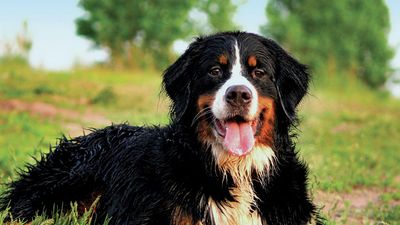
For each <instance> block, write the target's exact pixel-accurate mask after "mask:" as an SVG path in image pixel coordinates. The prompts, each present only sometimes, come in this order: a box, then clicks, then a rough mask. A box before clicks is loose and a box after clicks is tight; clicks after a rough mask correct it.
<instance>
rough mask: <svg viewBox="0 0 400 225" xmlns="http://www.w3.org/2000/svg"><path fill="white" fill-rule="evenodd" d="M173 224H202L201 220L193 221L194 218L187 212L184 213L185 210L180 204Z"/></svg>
mask: <svg viewBox="0 0 400 225" xmlns="http://www.w3.org/2000/svg"><path fill="white" fill-rule="evenodd" d="M171 224H174V225H189V224H190V225H192V224H193V225H202V222H201V221H193V218H192V217H191V216H189V215H188V214H187V213H184V212H183V210H182V209H181V208H180V207H179V206H178V207H176V208H175V210H174V213H173V216H172V221H171Z"/></svg>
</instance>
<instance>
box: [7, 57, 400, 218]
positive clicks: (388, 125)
mask: <svg viewBox="0 0 400 225" xmlns="http://www.w3.org/2000/svg"><path fill="white" fill-rule="evenodd" d="M160 83H161V77H160V74H159V73H157V72H152V71H150V72H140V71H133V72H129V71H107V70H97V69H91V70H76V71H68V72H46V71H41V70H32V69H30V68H28V67H17V66H15V65H12V64H8V65H5V66H0V148H1V153H0V179H1V180H2V181H8V180H10V179H11V178H12V177H14V176H15V172H14V171H15V169H16V168H18V167H21V166H22V165H23V164H25V163H26V162H31V158H30V156H31V155H33V156H35V155H38V153H39V151H47V150H48V147H49V144H53V145H54V144H56V138H57V137H59V136H60V135H61V133H66V134H67V135H68V134H70V135H71V136H75V135H79V134H82V128H83V127H97V128H101V127H104V126H105V125H107V124H110V123H111V121H112V122H114V123H120V122H125V121H128V122H129V123H131V124H136V125H143V124H165V123H167V122H168V117H167V112H168V104H169V102H168V100H167V99H166V98H165V96H164V95H162V94H161V95H160V89H161V87H160ZM12 101H14V103H13V104H11V106H10V102H12ZM15 102H16V103H15ZM39 103H40V105H39V106H41V107H40V110H38V109H37V107H36V108H35V107H34V105H35V104H39ZM2 106H7V107H8V108H7V107H2ZM44 109H46V110H47V111H46V110H44ZM299 112H300V117H301V120H302V121H301V125H300V127H299V130H300V131H301V132H299V134H300V135H299V137H298V144H297V146H298V149H299V152H300V155H301V157H302V158H304V160H306V161H307V162H308V163H309V165H310V173H311V186H312V189H313V192H315V193H316V194H315V196H314V197H315V198H316V200H317V202H319V203H320V204H323V205H326V206H325V208H324V209H323V210H322V211H323V213H324V214H325V215H326V216H327V217H328V221H327V223H328V224H361V223H363V224H400V208H399V202H400V196H399V194H398V193H400V167H399V166H398V164H399V163H398V162H400V154H399V153H398V151H399V150H400V141H399V139H398V137H400V119H399V118H400V101H399V100H395V99H392V98H390V97H389V96H388V95H387V94H386V93H385V92H382V91H372V90H370V89H368V88H367V87H365V86H363V85H362V84H360V83H359V82H357V81H355V80H351V79H344V78H341V77H336V78H334V79H331V80H323V79H320V78H318V77H317V80H315V82H314V85H313V87H312V89H311V95H310V96H308V97H307V98H306V99H305V101H304V102H303V103H302V104H301V106H300V110H299ZM396 137H397V138H396ZM318 193H323V195H321V194H320V195H319V194H318ZM357 193H361V194H359V196H361V197H357V196H358V195H357ZM364 193H365V196H363V195H364ZM321 196H323V197H321ZM369 196H372V197H371V199H368V198H369ZM361 200H362V203H363V204H361V203H360V201H361ZM360 205H362V206H360ZM72 213H73V211H72ZM68 216H71V215H66V216H64V217H62V218H66V217H68ZM0 218H1V217H0ZM38 218H39V219H38V220H39V221H41V223H43V222H44V221H50V222H49V224H62V223H56V222H55V220H54V219H55V218H52V219H53V220H52V219H49V218H42V219H40V218H41V217H38ZM38 224H39V223H38ZM43 224H45V223H43ZM78 224H80V223H78Z"/></svg>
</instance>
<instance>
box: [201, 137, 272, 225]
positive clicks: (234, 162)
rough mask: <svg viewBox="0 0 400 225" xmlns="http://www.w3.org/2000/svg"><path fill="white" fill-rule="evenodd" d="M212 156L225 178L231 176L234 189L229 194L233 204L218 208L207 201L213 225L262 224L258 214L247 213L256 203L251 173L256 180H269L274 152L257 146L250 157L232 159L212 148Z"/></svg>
mask: <svg viewBox="0 0 400 225" xmlns="http://www.w3.org/2000/svg"><path fill="white" fill-rule="evenodd" d="M212 152H213V154H214V156H215V158H216V161H217V165H218V167H219V169H220V170H221V171H222V172H223V173H224V174H225V175H226V174H227V173H229V174H230V175H231V176H232V178H233V181H234V182H235V188H232V189H231V190H230V193H231V195H232V196H235V200H236V201H233V202H223V203H221V204H218V203H217V202H215V201H214V200H213V199H212V198H210V199H209V203H208V204H209V207H210V214H211V218H212V219H213V220H214V222H215V224H241V225H247V224H253V225H258V224H262V221H261V219H260V216H259V215H258V213H257V211H254V212H253V213H251V212H250V210H251V204H252V203H253V202H254V201H255V199H257V196H256V195H255V193H254V190H253V180H252V179H254V177H252V174H251V173H252V171H255V172H256V174H257V177H256V178H255V179H264V177H268V176H269V173H270V172H271V170H272V169H273V166H274V163H275V154H274V152H273V150H272V149H271V148H270V147H266V146H257V147H254V149H253V150H252V153H251V154H249V155H246V156H243V157H232V156H231V155H229V153H227V152H226V151H222V149H221V147H218V145H213V146H212Z"/></svg>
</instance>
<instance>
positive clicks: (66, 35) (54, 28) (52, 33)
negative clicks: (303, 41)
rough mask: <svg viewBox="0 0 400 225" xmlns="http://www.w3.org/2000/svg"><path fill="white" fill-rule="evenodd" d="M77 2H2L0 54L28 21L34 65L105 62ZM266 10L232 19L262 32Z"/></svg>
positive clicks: (254, 3)
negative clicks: (79, 23)
mask: <svg viewBox="0 0 400 225" xmlns="http://www.w3.org/2000/svg"><path fill="white" fill-rule="evenodd" d="M77 3H78V1H77V0H74V1H54V0H36V1H26V0H13V1H0V54H1V52H2V51H4V49H2V48H3V44H2V43H4V42H10V41H12V40H14V39H15V36H16V35H17V34H18V33H19V32H21V30H22V24H23V22H24V21H27V22H28V30H29V34H30V36H31V38H32V41H33V47H32V50H31V53H30V55H29V60H30V63H31V64H32V65H33V66H35V67H43V68H45V69H49V70H65V69H68V68H70V67H71V66H72V65H73V64H74V63H75V62H78V61H79V62H80V63H83V64H90V63H93V62H96V61H102V60H105V59H106V58H107V53H106V52H105V51H104V50H101V49H96V48H94V47H93V45H92V43H91V42H90V41H88V40H87V39H85V38H83V37H80V36H77V35H76V28H75V19H76V18H78V17H80V16H82V15H83V14H84V11H83V10H82V9H80V8H79V7H78V6H77ZM386 3H387V4H388V7H389V10H390V20H391V31H390V33H389V43H390V45H391V46H393V47H395V48H396V50H397V51H396V56H395V58H394V59H393V60H392V62H391V63H392V65H393V66H394V67H396V68H400V1H399V0H386ZM22 6H24V7H22ZM265 7H266V1H261V0H247V1H245V3H244V4H242V5H241V6H240V7H239V8H238V10H237V13H236V15H235V16H234V18H233V20H234V21H235V22H236V23H237V24H239V25H240V26H241V28H242V30H245V31H248V32H254V33H259V26H260V25H263V24H265V23H266V22H267V18H266V16H265ZM186 45H187V43H185V42H182V41H178V42H177V43H175V44H174V48H175V49H176V51H177V52H182V51H184V49H185V48H186Z"/></svg>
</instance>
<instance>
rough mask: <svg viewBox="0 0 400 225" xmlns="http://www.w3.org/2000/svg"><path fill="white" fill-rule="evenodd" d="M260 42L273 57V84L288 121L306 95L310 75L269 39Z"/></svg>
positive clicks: (292, 117) (294, 115)
mask: <svg viewBox="0 0 400 225" xmlns="http://www.w3.org/2000/svg"><path fill="white" fill-rule="evenodd" d="M262 39H263V40H262V42H263V43H264V45H265V46H266V47H267V49H268V50H269V51H271V53H272V54H273V55H275V60H276V62H275V74H274V76H273V78H272V79H273V82H274V84H275V87H276V90H277V93H278V98H279V102H280V105H281V108H282V111H283V112H284V113H285V114H286V116H287V118H288V119H289V121H292V120H294V119H295V118H296V107H297V105H298V104H299V103H300V101H301V99H302V98H303V97H304V95H305V94H306V93H307V90H308V84H309V80H310V74H309V73H308V71H307V66H305V65H303V64H301V63H299V62H298V61H297V60H296V59H294V58H293V57H292V56H290V55H289V54H288V53H287V52H286V51H285V50H284V49H283V48H282V47H280V46H279V45H278V44H277V43H275V42H274V41H272V40H270V39H266V38H262Z"/></svg>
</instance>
